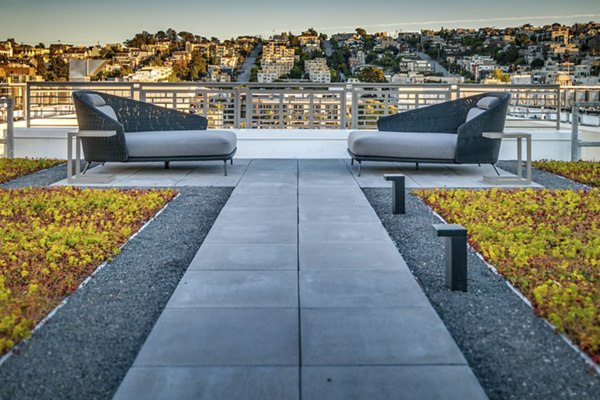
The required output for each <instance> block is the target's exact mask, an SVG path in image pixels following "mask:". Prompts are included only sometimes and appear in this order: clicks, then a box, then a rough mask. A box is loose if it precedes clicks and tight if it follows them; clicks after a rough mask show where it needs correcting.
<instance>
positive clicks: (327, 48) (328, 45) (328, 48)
mask: <svg viewBox="0 0 600 400" xmlns="http://www.w3.org/2000/svg"><path fill="white" fill-rule="evenodd" d="M323 45H324V46H325V55H326V56H327V57H330V56H331V53H333V46H332V45H331V42H330V41H329V40H325V41H324V42H323Z"/></svg>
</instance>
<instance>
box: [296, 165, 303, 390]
mask: <svg viewBox="0 0 600 400" xmlns="http://www.w3.org/2000/svg"><path fill="white" fill-rule="evenodd" d="M296 267H297V268H296V271H297V272H296V280H297V284H298V304H297V305H298V399H299V400H302V305H301V296H300V160H296Z"/></svg>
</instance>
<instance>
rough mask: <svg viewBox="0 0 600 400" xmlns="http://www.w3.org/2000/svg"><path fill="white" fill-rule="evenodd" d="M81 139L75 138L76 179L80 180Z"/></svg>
mask: <svg viewBox="0 0 600 400" xmlns="http://www.w3.org/2000/svg"><path fill="white" fill-rule="evenodd" d="M80 147H81V139H79V136H76V137H75V178H79V175H80V174H81V150H80Z"/></svg>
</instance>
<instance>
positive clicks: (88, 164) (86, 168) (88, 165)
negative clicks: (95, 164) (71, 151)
mask: <svg viewBox="0 0 600 400" xmlns="http://www.w3.org/2000/svg"><path fill="white" fill-rule="evenodd" d="M91 164H92V162H91V161H87V162H86V164H85V167H84V168H83V171H82V172H81V175H85V173H86V172H87V170H88V168H89V167H90V165H91Z"/></svg>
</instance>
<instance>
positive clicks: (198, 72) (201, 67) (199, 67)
mask: <svg viewBox="0 0 600 400" xmlns="http://www.w3.org/2000/svg"><path fill="white" fill-rule="evenodd" d="M189 68H190V73H189V79H190V80H191V81H196V80H200V78H202V77H203V76H205V75H206V59H205V58H204V57H202V56H201V55H200V53H198V52H197V51H195V52H193V53H192V59H191V60H190V65H189Z"/></svg>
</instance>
